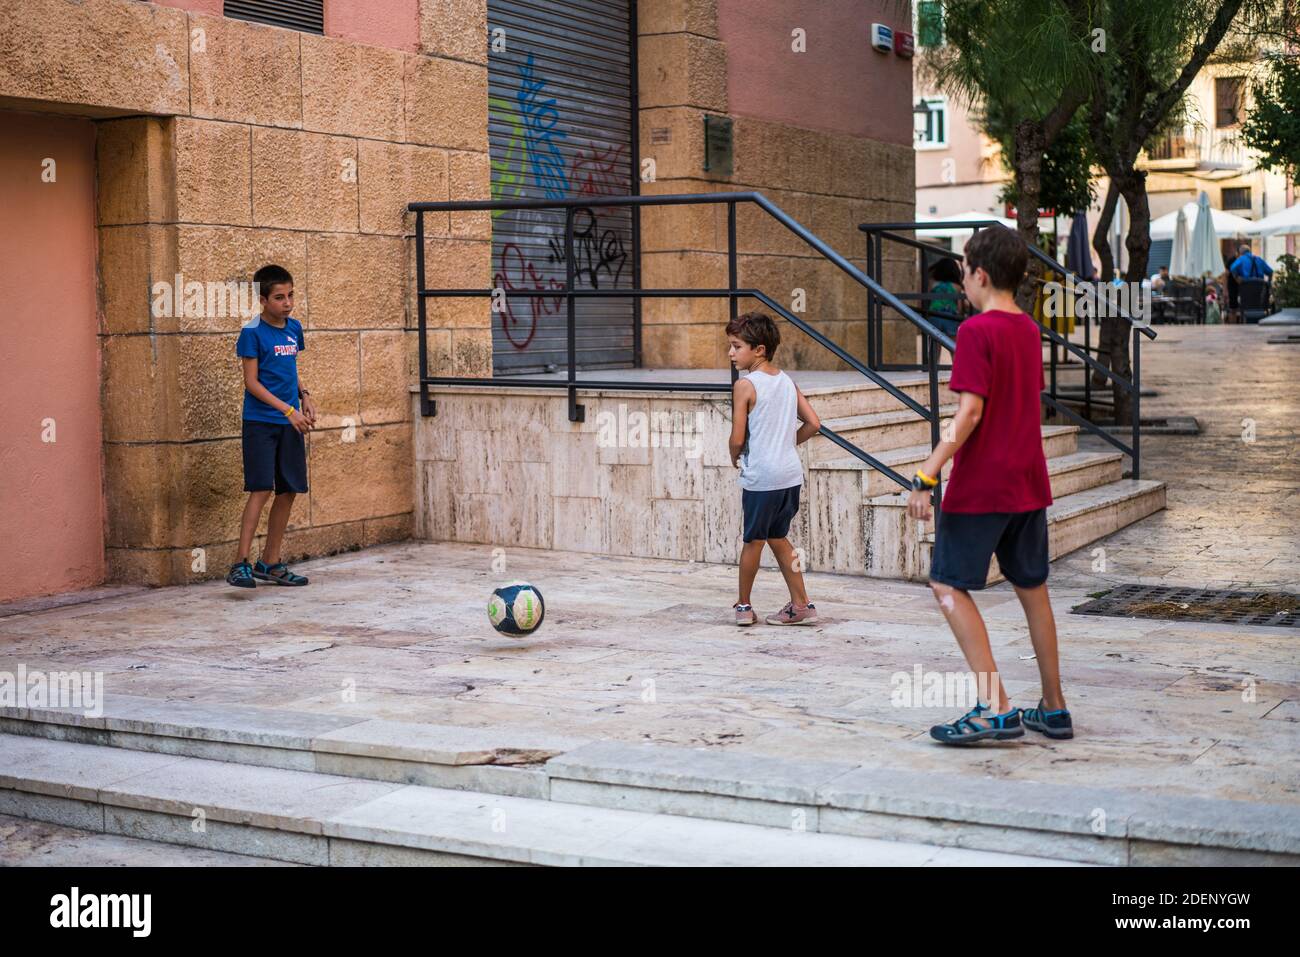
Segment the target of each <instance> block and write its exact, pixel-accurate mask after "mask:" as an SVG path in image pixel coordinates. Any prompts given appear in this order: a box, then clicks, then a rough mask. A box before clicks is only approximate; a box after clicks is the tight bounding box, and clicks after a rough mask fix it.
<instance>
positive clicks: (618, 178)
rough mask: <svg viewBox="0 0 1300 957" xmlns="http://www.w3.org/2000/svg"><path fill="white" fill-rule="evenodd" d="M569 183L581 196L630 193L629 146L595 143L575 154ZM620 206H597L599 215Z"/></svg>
mask: <svg viewBox="0 0 1300 957" xmlns="http://www.w3.org/2000/svg"><path fill="white" fill-rule="evenodd" d="M569 182H570V184H571V186H572V188H573V190H574V192H576V193H577V195H579V196H621V195H623V194H625V193H629V192H631V184H630V183H629V175H628V170H627V146H626V145H623V146H612V147H609V148H607V149H601V148H600V147H599V146H592V147H591V148H590V149H589V150H578V151H577V152H576V153H574V154H573V163H572V165H571V167H570V169H569ZM616 208H617V207H613V206H604V207H598V208H597V215H598V216H600V215H605V214H606V213H610V212H613V211H614V210H615V209H616Z"/></svg>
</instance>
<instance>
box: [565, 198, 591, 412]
mask: <svg viewBox="0 0 1300 957" xmlns="http://www.w3.org/2000/svg"><path fill="white" fill-rule="evenodd" d="M574 278H575V270H574V267H573V207H572V206H566V207H565V208H564V291H565V298H566V299H567V300H568V304H569V309H568V337H567V338H568V349H569V376H568V378H569V421H570V422H581V421H583V420H584V419H585V418H586V408H585V407H584V406H581V405H578V363H577V353H578V322H577V312H576V307H577V304H578V301H577V299H576V298H575V297H574V295H573V283H574Z"/></svg>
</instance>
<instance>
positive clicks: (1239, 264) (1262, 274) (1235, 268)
mask: <svg viewBox="0 0 1300 957" xmlns="http://www.w3.org/2000/svg"><path fill="white" fill-rule="evenodd" d="M1237 252H1239V253H1240V254H1241V255H1239V256H1238V257H1237V258H1236V259H1234V260H1233V261H1232V265H1231V266H1229V267H1228V269H1229V270H1230V271H1231V272H1232V274H1233V275H1234V276H1236V277H1237V278H1238V279H1267V278H1268V277H1269V276H1271V275H1273V267H1272V266H1270V265H1269V264H1268V263H1266V262H1264V260H1263V259H1261V258H1260V257H1258V256H1256V255H1255V254H1254V253H1252V252H1251V251H1250V246H1249V244H1247V243H1242V244H1241V245H1240V246H1238V247H1237Z"/></svg>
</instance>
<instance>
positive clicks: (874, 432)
mask: <svg viewBox="0 0 1300 957" xmlns="http://www.w3.org/2000/svg"><path fill="white" fill-rule="evenodd" d="M956 411H957V406H956V405H944V406H940V407H939V414H940V416H941V417H943V418H946V417H948V416H951V415H952V414H953V413H955V412H956ZM819 416H820V413H819ZM820 417H821V420H822V425H824V426H826V427H827V428H829V429H830V430H831V431H832V432H835V433H836V434H838V435H839V436H840V438H843V439H847V440H848V441H850V442H852V443H853V444H854V445H856V446H858V447H859V448H860V449H863V450H864V451H866V452H870V453H871V454H872V455H876V454H877V453H878V452H881V451H885V450H887V449H896V448H903V447H906V446H911V445H920V444H922V443H924V442H928V441H929V439H930V423H929V422H927V421H926V420H925V419H923V418H921V417H920V416H918V415H917V414H916V413H915V412H913V411H912V410H911V409H906V408H904V409H897V408H895V409H893V410H890V411H887V412H870V413H866V414H864V415H849V416H843V417H840V418H833V419H828V418H826V417H825V416H820ZM843 457H844V450H843V449H841V448H840V447H839V446H838V445H836V444H835V443H834V442H832V441H831V440H830V439H828V438H826V437H825V436H821V435H815V436H813V437H812V438H811V439H809V440H808V461H809V462H822V461H826V460H828V459H839V458H843Z"/></svg>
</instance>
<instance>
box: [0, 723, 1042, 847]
mask: <svg viewBox="0 0 1300 957" xmlns="http://www.w3.org/2000/svg"><path fill="white" fill-rule="evenodd" d="M0 813H6V814H12V815H16V816H20V817H25V818H28V819H33V820H43V821H48V822H51V823H56V824H62V825H64V826H70V827H80V828H82V829H84V830H91V831H98V832H102V833H109V834H121V835H125V836H129V837H137V838H142V839H145V840H150V841H154V842H158V843H164V844H185V845H190V846H199V847H205V848H208V849H210V850H216V851H224V852H227V853H243V854H249V855H251V856H257V857H262V858H266V859H271V860H278V861H288V862H292V863H299V864H313V865H318V866H322V865H355V864H364V863H370V864H375V863H384V864H438V863H460V864H471V863H472V864H484V863H487V864H524V865H529V864H531V865H543V866H656V865H659V866H681V865H706V866H707V865H712V866H767V865H777V866H780V865H785V866H809V865H822V866H853V865H872V864H876V865H879V864H892V865H910V866H917V865H920V866H925V865H931V864H936V865H945V864H952V865H961V864H988V863H1003V864H1011V863H1015V864H1030V863H1036V864H1052V863H1058V862H1055V861H1050V860H1039V859H1030V858H1028V857H1025V856H1014V855H1006V854H988V853H985V852H980V851H974V850H970V849H962V848H952V847H940V846H935V845H926V844H920V843H916V842H906V843H904V842H898V841H888V840H882V839H879V838H871V837H862V836H857V835H849V834H821V833H816V832H812V833H809V832H807V831H803V832H800V831H797V830H795V829H784V830H782V829H776V828H770V827H763V826H759V825H754V824H745V823H739V822H734V821H715V820H700V819H697V818H690V817H683V816H675V815H665V814H655V813H647V812H642V811H630V810H624V809H617V808H605V807H595V806H590V805H582V804H577V803H565V802H553V801H547V800H539V799H535V798H523V797H513V796H503V795H496V794H485V793H479V792H474V791H465V790H449V789H440V788H431V787H424V786H419V785H409V784H408V785H403V784H385V783H379V782H373V781H358V780H356V779H355V778H347V777H338V776H334V775H329V774H321V773H317V772H310V771H292V770H284V769H279V768H249V767H245V766H241V765H238V764H231V763H228V762H222V761H211V760H205V759H201V758H191V757H175V756H168V755H159V754H149V753H144V752H132V751H123V750H121V749H117V748H106V747H101V746H97V745H88V744H76V743H72V742H67V741H53V740H45V739H33V738H23V737H18V736H13V735H2V734H0ZM199 821H201V822H202V826H201V827H199V826H195V825H196V822H199Z"/></svg>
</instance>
